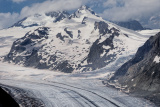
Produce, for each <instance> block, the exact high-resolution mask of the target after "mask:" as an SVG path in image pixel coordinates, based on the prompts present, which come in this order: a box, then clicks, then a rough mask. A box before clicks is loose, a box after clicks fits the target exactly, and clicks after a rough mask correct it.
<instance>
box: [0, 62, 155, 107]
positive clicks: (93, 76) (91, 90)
mask: <svg viewBox="0 0 160 107" xmlns="http://www.w3.org/2000/svg"><path fill="white" fill-rule="evenodd" d="M0 68H1V69H0V84H1V85H2V86H3V84H5V85H8V86H14V87H17V88H20V89H23V90H26V91H27V92H31V93H32V94H33V96H34V97H36V98H38V99H40V100H42V101H43V102H44V103H45V105H46V106H47V107H53V106H54V107H63V106H69V107H88V106H94V105H97V106H99V107H106V106H107V107H115V106H116V105H118V106H120V107H128V106H130V107H146V106H147V107H154V104H153V103H151V102H149V101H147V100H145V99H142V98H136V97H131V96H129V95H127V94H124V93H122V92H120V91H118V90H115V89H113V88H109V87H106V86H105V85H103V84H102V80H103V79H104V78H106V76H107V75H110V73H109V72H108V73H107V72H106V70H105V69H100V70H98V71H94V72H93V71H92V72H86V73H75V74H64V73H60V72H56V71H54V72H51V71H49V70H37V69H33V68H25V67H20V66H18V65H11V64H7V63H2V62H0ZM17 95H18V93H17ZM109 101H110V102H112V103H110V102H109ZM135 102H136V103H135ZM113 103H114V104H116V105H114V104H113Z"/></svg>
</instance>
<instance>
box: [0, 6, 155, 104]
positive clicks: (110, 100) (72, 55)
mask: <svg viewBox="0 0 160 107" xmlns="http://www.w3.org/2000/svg"><path fill="white" fill-rule="evenodd" d="M83 8H86V7H83ZM91 13H92V14H91ZM86 15H87V16H88V17H87V18H86ZM43 17H46V16H43V15H37V16H36V17H30V18H28V19H26V20H25V21H24V22H23V23H21V22H19V23H17V25H23V27H19V26H18V27H15V26H14V27H11V28H8V29H3V30H0V86H1V87H2V88H3V89H5V90H6V91H7V92H9V93H10V94H11V95H12V96H13V97H14V99H15V100H16V101H17V102H18V103H19V105H20V106H21V107H25V106H27V107H31V106H34V107H155V105H154V104H153V103H151V102H150V101H148V100H145V99H142V98H136V97H133V96H129V95H127V94H124V93H123V92H121V91H119V90H116V89H113V88H110V87H107V86H105V85H104V84H103V82H102V81H103V80H106V78H108V77H110V76H111V75H112V74H113V72H114V71H116V70H117V68H119V67H120V66H121V65H122V64H123V63H124V62H126V61H128V60H129V59H130V58H132V57H133V55H134V54H135V53H136V51H137V49H138V47H140V46H142V45H143V43H144V42H145V41H146V40H147V39H148V38H149V37H150V36H152V35H150V33H149V32H151V31H140V32H134V31H132V30H128V29H125V28H122V27H119V26H117V25H115V24H112V23H110V22H107V21H105V20H103V19H101V18H100V17H98V16H97V15H96V14H95V13H93V12H92V10H87V11H84V10H78V11H77V12H75V14H73V15H72V17H71V19H64V20H61V21H60V22H57V23H50V22H52V21H53V19H54V18H49V17H47V19H44V20H40V19H39V20H37V18H43ZM57 17H59V15H58V16H57ZM48 18H49V19H48ZM63 18H64V17H60V19H63ZM47 20H49V22H47ZM41 21H42V22H41ZM100 21H102V22H100ZM93 22H94V23H93ZM82 23H83V24H82ZM106 23H107V24H106ZM31 25H40V26H32V27H26V26H31ZM96 25H97V26H96ZM100 25H103V26H107V29H108V31H110V33H106V32H108V31H105V30H104V29H103V27H101V26H100ZM41 27H49V29H48V28H46V29H47V34H48V35H49V36H48V37H47V39H44V38H42V39H41V40H42V45H44V44H45V45H44V47H43V48H42V49H41V50H42V51H39V52H38V55H39V54H41V55H42V57H43V58H42V59H41V60H40V63H46V64H49V63H48V62H49V60H48V59H47V58H49V57H50V55H48V56H47V55H46V54H45V52H48V53H49V54H51V55H54V54H56V55H57V59H58V61H61V60H62V61H63V60H64V59H65V60H68V61H69V63H70V64H71V65H72V66H73V68H74V69H73V73H72V74H66V73H62V72H58V70H57V71H56V70H52V71H51V70H45V69H44V70H40V69H34V68H31V67H30V68H29V67H28V68H26V67H23V66H22V64H21V63H17V65H15V64H14V63H12V61H10V62H11V63H6V62H3V58H4V56H6V55H7V54H8V53H9V51H10V49H11V46H12V44H13V42H14V41H15V40H17V39H18V38H22V37H24V36H25V34H26V33H27V32H29V31H30V32H29V33H28V35H26V37H30V36H31V35H29V34H30V33H31V34H34V35H38V37H39V36H40V34H39V33H38V31H41V29H44V28H41ZM95 27H97V28H96V29H95ZM98 27H101V29H100V28H98ZM36 29H38V30H36ZM103 30H104V31H103ZM71 31H72V32H71ZM100 31H101V32H100ZM117 32H118V34H119V36H114V39H113V40H112V41H111V44H110V45H111V46H112V44H114V46H115V48H113V49H110V48H111V46H109V45H104V44H102V42H104V41H105V42H107V39H106V38H107V37H109V36H111V35H112V33H115V34H114V35H116V33H117ZM156 32H157V31H156ZM43 33H44V32H43ZM45 33H46V32H45ZM58 33H61V35H58ZM103 33H106V34H104V35H102V34H103ZM139 33H141V34H139ZM151 33H152V34H153V33H155V32H151ZM147 34H149V35H147ZM56 35H57V37H56ZM66 35H67V36H66ZM100 35H101V37H99V36H100ZM54 36H55V37H56V38H55V37H54ZM62 36H63V37H62ZM52 39H53V40H52ZM31 40H32V39H31ZM33 40H34V39H33ZM96 40H98V43H99V44H102V46H101V45H100V46H101V47H102V50H103V52H102V54H101V53H98V52H97V54H98V55H99V54H100V58H101V59H103V58H102V57H104V58H105V57H107V56H109V55H110V56H111V59H109V60H108V59H107V58H106V60H105V61H104V63H105V64H106V63H108V65H107V66H103V68H102V67H99V69H98V67H97V68H96V70H94V71H93V70H92V69H86V70H84V71H89V72H82V69H83V68H82V69H78V70H77V69H76V67H77V66H75V65H78V64H79V63H81V66H82V67H85V66H88V65H91V64H92V60H91V61H90V63H88V62H87V60H86V59H85V57H88V56H89V50H90V48H91V46H92V44H93V43H96V42H95V41H96ZM21 41H23V39H19V41H18V42H21ZM108 41H109V40H108ZM32 42H33V43H36V42H35V41H32ZM38 42H39V41H38ZM105 42H104V43H105ZM107 43H108V42H107ZM16 45H17V44H15V47H16ZM18 45H19V44H18ZM29 45H30V44H29ZM29 45H26V47H28V48H26V51H25V52H26V53H27V52H28V50H29V49H31V46H30V47H29ZM96 45H98V44H96ZM34 46H35V47H36V46H37V47H38V46H40V45H39V44H35V45H34ZM35 47H34V48H35ZM54 47H55V48H54ZM109 49H110V50H109ZM106 50H109V51H108V52H106ZM15 51H16V49H15V50H13V55H15V56H16V55H17V56H24V55H27V54H26V53H25V54H24V53H23V52H22V53H18V52H17V53H14V52H15ZM82 53H83V54H82ZM93 53H94V52H93ZM23 54H24V55H23ZM114 54H115V55H116V58H115V59H114V58H113V57H112V55H114ZM89 58H90V57H88V59H89ZM91 58H94V57H91ZM100 58H99V59H100ZM13 59H14V57H13ZM43 59H44V60H43ZM84 59H85V60H84ZM82 60H83V61H82ZM112 60H113V62H112ZM51 61H52V60H51ZM58 61H57V62H58ZM107 61H108V62H107ZM110 62H111V63H110ZM50 63H53V62H50ZM18 64H19V65H18ZM92 67H95V66H94V65H93V66H91V67H90V66H89V67H88V68H92ZM76 70H77V71H76Z"/></svg>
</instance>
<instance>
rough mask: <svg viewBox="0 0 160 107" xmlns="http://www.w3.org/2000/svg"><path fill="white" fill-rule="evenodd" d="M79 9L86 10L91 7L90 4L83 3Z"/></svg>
mask: <svg viewBox="0 0 160 107" xmlns="http://www.w3.org/2000/svg"><path fill="white" fill-rule="evenodd" d="M79 9H81V10H85V9H90V8H89V7H88V6H86V5H82V6H81V7H80V8H79Z"/></svg>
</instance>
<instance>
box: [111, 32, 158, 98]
mask: <svg viewBox="0 0 160 107" xmlns="http://www.w3.org/2000/svg"><path fill="white" fill-rule="evenodd" d="M159 56H160V33H158V34H156V35H155V36H154V37H150V39H149V40H147V42H146V43H145V44H144V45H143V46H142V47H140V48H139V49H138V51H137V53H136V55H135V56H134V58H133V59H131V60H129V61H128V62H126V63H125V64H124V65H123V66H121V68H119V69H118V70H117V71H116V73H115V75H114V76H113V77H112V78H111V80H110V81H114V80H118V83H120V84H121V85H122V86H125V85H127V87H126V89H129V90H130V91H131V92H141V91H142V92H144V91H147V93H143V94H142V96H143V95H144V96H150V97H151V96H157V98H158V99H159V100H160V96H159V94H158V93H160V58H159Z"/></svg>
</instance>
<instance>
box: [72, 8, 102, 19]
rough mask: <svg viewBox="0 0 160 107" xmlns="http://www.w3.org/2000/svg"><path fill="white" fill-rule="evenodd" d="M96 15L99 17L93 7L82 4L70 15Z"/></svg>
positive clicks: (73, 16) (78, 16)
mask: <svg viewBox="0 0 160 107" xmlns="http://www.w3.org/2000/svg"><path fill="white" fill-rule="evenodd" d="M92 15H94V16H96V17H99V16H98V15H97V14H96V13H95V12H94V11H93V10H92V9H91V8H89V7H88V6H86V5H82V6H81V7H80V8H79V9H78V10H77V11H76V12H75V13H74V14H72V15H71V16H70V18H80V17H81V16H84V17H87V16H92Z"/></svg>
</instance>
